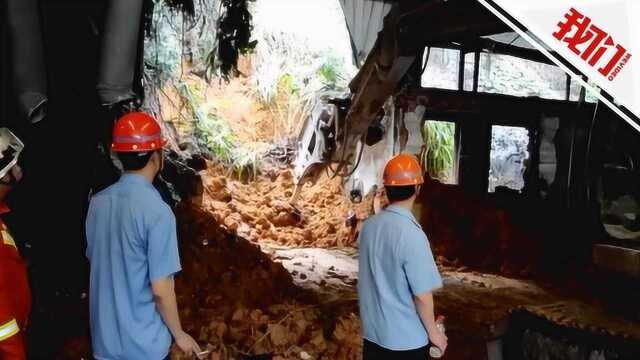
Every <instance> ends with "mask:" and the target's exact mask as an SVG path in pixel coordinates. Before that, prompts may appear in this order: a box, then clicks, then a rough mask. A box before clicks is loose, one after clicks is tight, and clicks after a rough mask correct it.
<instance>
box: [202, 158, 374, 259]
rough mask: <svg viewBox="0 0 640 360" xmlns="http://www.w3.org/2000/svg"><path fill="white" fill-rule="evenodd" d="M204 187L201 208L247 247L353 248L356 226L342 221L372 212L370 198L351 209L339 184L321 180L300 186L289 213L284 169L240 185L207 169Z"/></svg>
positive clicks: (288, 180) (290, 181)
mask: <svg viewBox="0 0 640 360" xmlns="http://www.w3.org/2000/svg"><path fill="white" fill-rule="evenodd" d="M204 183H205V188H206V189H207V191H206V194H208V198H207V199H205V207H206V208H207V209H208V210H209V211H210V212H211V213H212V214H213V215H214V217H215V218H216V220H218V221H219V222H220V223H222V224H224V225H225V227H226V228H227V229H228V230H229V231H231V232H234V233H236V234H238V235H240V236H242V237H244V238H246V239H248V240H251V241H253V242H262V241H268V242H275V243H279V244H284V245H295V246H313V247H345V246H354V247H355V246H356V240H357V238H356V233H357V228H356V224H355V223H354V224H353V225H352V224H347V219H348V217H349V216H351V215H354V214H355V216H356V218H357V219H360V220H362V219H365V218H366V217H367V216H368V215H369V214H370V213H371V211H372V206H373V197H369V198H367V199H365V200H364V201H363V202H362V203H361V204H357V205H353V204H351V203H350V201H349V200H348V199H347V198H346V197H345V196H344V195H343V190H342V185H341V180H340V179H339V178H336V179H328V178H323V179H320V180H319V181H318V183H317V184H316V185H310V184H307V185H305V186H304V187H303V189H302V190H301V194H300V197H299V199H298V200H297V204H296V206H295V207H294V206H293V205H291V204H290V203H289V200H290V199H291V197H292V195H293V192H294V184H293V176H292V173H291V171H290V170H288V169H285V170H277V171H274V172H267V174H263V175H259V176H258V177H257V179H256V180H255V181H252V182H250V183H248V184H244V183H242V182H240V181H235V180H231V179H229V178H227V177H225V176H224V175H223V171H222V170H221V168H219V167H215V166H212V167H210V169H209V170H208V172H207V175H206V176H205V177H204Z"/></svg>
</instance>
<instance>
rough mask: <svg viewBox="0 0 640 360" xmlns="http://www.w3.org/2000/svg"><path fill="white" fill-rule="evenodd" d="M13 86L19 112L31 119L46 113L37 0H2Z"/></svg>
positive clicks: (40, 118) (44, 77) (42, 52)
mask: <svg viewBox="0 0 640 360" xmlns="http://www.w3.org/2000/svg"><path fill="white" fill-rule="evenodd" d="M6 4H7V5H6V6H7V14H6V15H7V24H8V29H9V42H10V47H9V50H10V51H11V54H12V57H11V60H12V63H13V73H14V86H15V89H16V92H17V94H18V102H19V106H20V111H21V114H22V115H23V116H24V117H25V118H26V119H28V120H29V121H30V122H31V123H36V122H38V121H40V120H42V119H44V117H45V116H46V104H47V101H48V99H47V75H46V71H45V64H44V50H43V46H42V30H41V27H40V11H39V9H38V0H6Z"/></svg>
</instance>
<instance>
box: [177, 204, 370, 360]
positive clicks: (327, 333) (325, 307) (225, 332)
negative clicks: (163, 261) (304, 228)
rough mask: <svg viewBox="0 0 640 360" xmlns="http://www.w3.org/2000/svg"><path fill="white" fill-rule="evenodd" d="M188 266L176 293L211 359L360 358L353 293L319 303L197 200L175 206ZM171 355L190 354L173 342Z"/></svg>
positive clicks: (190, 328) (190, 329)
mask: <svg viewBox="0 0 640 360" xmlns="http://www.w3.org/2000/svg"><path fill="white" fill-rule="evenodd" d="M177 217H178V219H179V235H180V239H181V241H180V243H181V257H182V258H183V259H184V261H183V271H182V273H181V274H180V276H178V278H177V282H176V292H177V294H178V301H179V304H180V308H181V318H182V322H183V324H184V327H185V330H186V331H187V332H188V333H190V334H193V335H194V337H195V338H196V339H197V340H198V341H199V342H200V343H201V344H202V345H204V346H205V347H206V348H208V349H209V350H211V354H210V359H221V360H222V359H241V358H252V356H255V355H260V354H266V355H268V356H269V358H271V357H272V358H273V359H357V358H359V356H360V354H361V351H362V350H361V340H360V328H359V327H360V323H359V318H358V316H357V315H356V313H357V301H356V300H355V299H353V298H352V299H340V300H339V301H334V302H329V303H326V302H325V303H321V302H320V301H319V300H318V298H317V297H316V296H315V295H314V294H313V293H311V292H308V291H305V290H302V289H301V288H298V287H297V286H295V285H294V284H293V280H292V277H291V275H290V274H289V273H288V272H287V271H286V270H285V268H284V267H283V266H282V265H281V264H279V263H276V262H273V261H272V260H271V259H269V257H268V255H266V254H264V253H262V252H261V250H260V248H259V247H258V246H257V245H255V244H252V243H250V242H249V241H247V240H245V239H243V238H241V237H238V236H236V235H235V234H234V233H233V232H230V231H228V230H227V229H226V228H225V227H224V226H222V225H221V224H220V223H219V222H218V221H217V220H216V218H215V217H214V216H213V215H212V214H210V213H208V212H207V211H205V210H203V209H201V208H199V207H198V206H195V205H192V204H181V205H180V206H179V207H178V209H177ZM172 358H173V359H187V358H189V357H185V356H184V355H183V354H181V353H180V351H179V350H178V349H176V348H174V349H172Z"/></svg>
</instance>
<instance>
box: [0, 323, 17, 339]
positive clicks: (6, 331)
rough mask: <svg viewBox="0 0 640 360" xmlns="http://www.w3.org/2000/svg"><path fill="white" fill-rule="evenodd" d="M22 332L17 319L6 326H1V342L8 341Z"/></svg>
mask: <svg viewBox="0 0 640 360" xmlns="http://www.w3.org/2000/svg"><path fill="white" fill-rule="evenodd" d="M18 332H20V327H19V326H18V322H17V321H16V319H13V320H11V321H9V322H8V323H6V324H4V325H0V341H3V340H6V339H8V338H10V337H12V336H13V335H15V334H17V333H18Z"/></svg>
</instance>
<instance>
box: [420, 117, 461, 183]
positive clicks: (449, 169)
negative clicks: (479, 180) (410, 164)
mask: <svg viewBox="0 0 640 360" xmlns="http://www.w3.org/2000/svg"><path fill="white" fill-rule="evenodd" d="M455 129H456V127H455V123H452V122H445V121H425V123H424V125H423V126H422V138H423V139H424V143H425V145H424V148H423V150H422V152H421V154H420V161H421V163H422V167H423V168H424V169H425V170H426V171H427V172H428V173H429V174H430V175H431V177H433V178H436V179H439V180H442V181H445V182H448V181H449V180H452V179H451V177H452V176H453V167H454V163H455Z"/></svg>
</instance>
